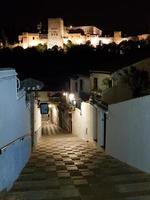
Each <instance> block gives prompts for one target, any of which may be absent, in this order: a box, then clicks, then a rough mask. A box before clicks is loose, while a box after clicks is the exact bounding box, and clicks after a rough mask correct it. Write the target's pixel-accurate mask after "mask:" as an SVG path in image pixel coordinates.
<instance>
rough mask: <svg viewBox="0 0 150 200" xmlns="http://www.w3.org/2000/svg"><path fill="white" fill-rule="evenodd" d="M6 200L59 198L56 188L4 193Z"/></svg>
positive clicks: (52, 199)
mask: <svg viewBox="0 0 150 200" xmlns="http://www.w3.org/2000/svg"><path fill="white" fill-rule="evenodd" d="M5 198H6V200H43V199H49V200H55V199H57V200H59V199H61V196H60V192H59V190H58V189H49V190H42V191H26V192H10V193H8V194H7V195H6V197H5Z"/></svg>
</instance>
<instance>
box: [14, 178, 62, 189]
mask: <svg viewBox="0 0 150 200" xmlns="http://www.w3.org/2000/svg"><path fill="white" fill-rule="evenodd" d="M59 186H60V184H59V181H58V179H57V178H55V179H51V180H40V181H17V182H16V183H15V184H14V186H13V188H12V190H13V191H26V190H45V189H53V188H59Z"/></svg>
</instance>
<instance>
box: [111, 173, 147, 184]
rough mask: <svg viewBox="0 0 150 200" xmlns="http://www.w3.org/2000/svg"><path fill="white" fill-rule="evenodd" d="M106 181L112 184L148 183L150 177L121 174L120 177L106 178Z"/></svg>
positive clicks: (142, 174)
mask: <svg viewBox="0 0 150 200" xmlns="http://www.w3.org/2000/svg"><path fill="white" fill-rule="evenodd" d="M107 180H108V181H111V182H114V183H133V182H150V176H149V175H147V174H144V173H140V174H122V175H115V176H108V177H107Z"/></svg>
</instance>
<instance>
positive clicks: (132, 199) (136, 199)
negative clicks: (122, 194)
mask: <svg viewBox="0 0 150 200" xmlns="http://www.w3.org/2000/svg"><path fill="white" fill-rule="evenodd" d="M124 200H150V195H144V196H135V197H127V198H125V199H124Z"/></svg>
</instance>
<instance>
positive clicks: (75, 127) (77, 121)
mask: <svg viewBox="0 0 150 200" xmlns="http://www.w3.org/2000/svg"><path fill="white" fill-rule="evenodd" d="M72 133H73V134H75V135H77V136H78V137H80V138H83V134H82V115H81V111H80V110H79V109H78V108H76V109H75V111H73V113H72Z"/></svg>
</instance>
